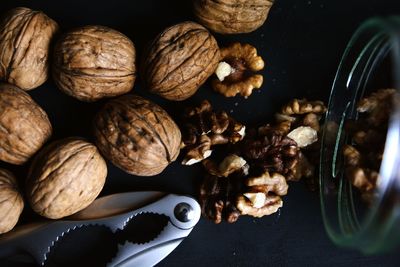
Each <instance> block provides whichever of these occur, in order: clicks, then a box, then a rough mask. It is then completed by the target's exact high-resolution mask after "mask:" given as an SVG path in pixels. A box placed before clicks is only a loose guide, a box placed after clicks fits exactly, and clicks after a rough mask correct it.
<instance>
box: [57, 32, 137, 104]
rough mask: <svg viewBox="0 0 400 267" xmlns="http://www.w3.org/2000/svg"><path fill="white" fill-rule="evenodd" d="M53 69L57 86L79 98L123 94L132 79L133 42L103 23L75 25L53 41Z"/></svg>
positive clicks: (134, 55)
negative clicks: (76, 26) (97, 24)
mask: <svg viewBox="0 0 400 267" xmlns="http://www.w3.org/2000/svg"><path fill="white" fill-rule="evenodd" d="M52 70H53V78H54V81H55V83H56V84H57V86H58V87H59V88H60V89H61V90H62V91H63V92H64V93H66V94H68V95H70V96H72V97H75V98H77V99H79V100H81V101H86V102H93V101H97V100H99V99H101V98H107V97H113V96H118V95H122V94H125V93H127V92H129V91H130V90H132V88H133V85H134V83H135V79H136V50H135V46H134V44H133V43H132V41H131V40H129V38H128V37H126V36H125V35H123V34H122V33H120V32H118V31H116V30H113V29H110V28H107V27H104V26H84V27H81V28H77V29H74V30H72V31H70V32H68V33H66V34H64V35H63V36H62V37H61V39H60V40H58V42H57V43H56V46H55V50H54V64H53V69H52Z"/></svg>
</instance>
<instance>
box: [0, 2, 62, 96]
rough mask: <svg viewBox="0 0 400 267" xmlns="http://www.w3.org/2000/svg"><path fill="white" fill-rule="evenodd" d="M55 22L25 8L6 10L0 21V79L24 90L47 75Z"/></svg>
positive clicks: (41, 81)
mask: <svg viewBox="0 0 400 267" xmlns="http://www.w3.org/2000/svg"><path fill="white" fill-rule="evenodd" d="M57 30H58V25H57V23H56V22H55V21H54V20H52V19H51V18H49V17H48V16H46V15H45V14H44V13H43V12H40V11H34V10H31V9H29V8H25V7H17V8H14V9H11V10H10V11H8V12H7V13H6V14H5V15H4V17H3V19H2V21H1V22H0V51H1V54H0V79H1V80H2V81H6V82H8V83H11V84H14V85H17V86H18V87H19V88H21V89H24V90H31V89H34V88H36V87H38V86H40V85H41V84H43V83H44V82H45V81H46V80H47V78H48V70H49V48H50V43H51V41H52V39H53V37H54V35H55V33H56V32H57Z"/></svg>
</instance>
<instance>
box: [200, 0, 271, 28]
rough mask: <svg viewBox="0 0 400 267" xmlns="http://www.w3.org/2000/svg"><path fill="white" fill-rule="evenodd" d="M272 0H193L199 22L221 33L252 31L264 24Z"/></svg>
mask: <svg viewBox="0 0 400 267" xmlns="http://www.w3.org/2000/svg"><path fill="white" fill-rule="evenodd" d="M273 2H274V1H273V0H219V1H213V0H194V1H193V7H194V14H195V16H196V17H197V19H198V20H199V21H200V23H201V24H203V25H205V26H206V27H207V28H209V29H211V30H213V31H215V32H218V33H223V34H236V33H247V32H252V31H254V30H256V29H257V28H259V27H260V26H261V25H263V24H264V22H265V20H266V19H267V16H268V13H269V10H270V9H271V6H272V4H273Z"/></svg>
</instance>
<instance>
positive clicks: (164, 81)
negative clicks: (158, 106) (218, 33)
mask: <svg viewBox="0 0 400 267" xmlns="http://www.w3.org/2000/svg"><path fill="white" fill-rule="evenodd" d="M219 56H220V54H219V48H218V44H217V41H216V40H215V38H214V37H213V36H212V35H211V34H210V33H209V32H208V31H207V29H206V28H204V27H203V26H201V25H200V24H197V23H194V22H190V21H187V22H183V23H180V24H176V25H174V26H172V27H169V28H167V29H165V30H164V31H163V32H162V33H160V34H159V35H158V36H157V37H156V39H155V40H154V41H153V42H152V44H151V45H150V48H149V49H148V51H147V53H146V55H145V57H144V60H143V64H142V75H143V78H144V82H145V85H146V87H147V89H148V90H149V91H150V92H152V93H155V94H157V95H159V96H161V97H163V98H166V99H168V100H176V101H180V100H184V99H187V98H189V97H190V96H192V95H193V94H194V93H195V92H196V91H197V89H198V88H199V87H200V86H201V85H202V84H203V83H204V82H205V81H206V80H207V79H208V77H210V76H211V75H212V74H213V72H214V70H215V68H216V67H217V64H218V61H219Z"/></svg>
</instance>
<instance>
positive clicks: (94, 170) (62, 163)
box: [26, 138, 107, 219]
mask: <svg viewBox="0 0 400 267" xmlns="http://www.w3.org/2000/svg"><path fill="white" fill-rule="evenodd" d="M106 176H107V165H106V162H105V161H104V159H103V158H102V156H101V155H100V153H99V152H98V150H97V148H96V147H95V146H94V145H93V144H91V143H88V142H86V141H84V140H82V139H80V138H67V139H62V140H59V141H56V142H53V143H51V144H50V145H48V146H46V147H45V148H44V149H43V150H42V151H40V153H39V154H38V155H37V156H36V157H35V159H34V161H33V162H32V165H31V167H30V170H29V175H28V179H27V183H26V191H27V198H28V201H29V203H30V205H31V207H32V209H33V210H34V211H35V212H37V213H38V214H40V215H42V216H44V217H47V218H50V219H59V218H62V217H65V216H69V215H71V214H74V213H75V212H78V211H80V210H82V209H84V208H85V207H87V206H88V205H89V204H90V203H92V202H93V201H94V200H95V198H96V197H97V196H98V195H99V193H100V191H101V190H102V188H103V186H104V183H105V179H106Z"/></svg>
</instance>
